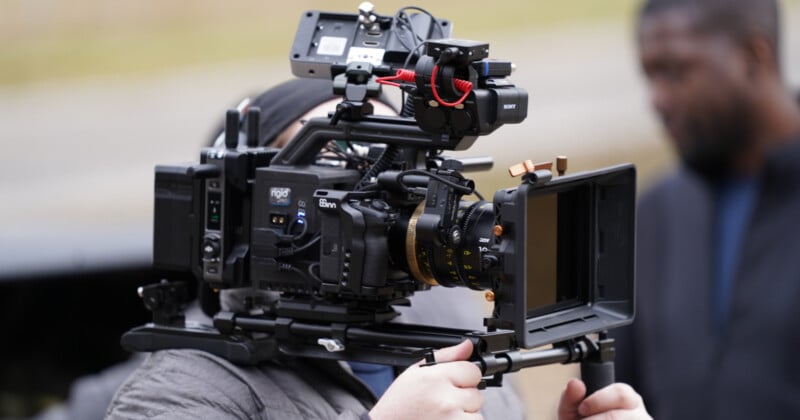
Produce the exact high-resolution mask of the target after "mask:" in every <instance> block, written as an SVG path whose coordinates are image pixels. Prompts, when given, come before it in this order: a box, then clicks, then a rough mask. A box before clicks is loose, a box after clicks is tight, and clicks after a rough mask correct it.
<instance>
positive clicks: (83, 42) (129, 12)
mask: <svg viewBox="0 0 800 420" xmlns="http://www.w3.org/2000/svg"><path fill="white" fill-rule="evenodd" d="M358 3H359V1H357V0H348V1H344V0H333V1H325V2H322V1H293V2H277V1H263V0H258V1H257V0H237V1H232V2H221V1H217V0H193V1H191V2H187V1H180V0H161V1H155V0H149V1H145V0H142V1H134V2H118V1H105V0H71V1H69V2H59V1H55V0H36V1H32V0H0V10H3V12H2V13H0V38H2V39H3V42H0V85H12V84H28V83H33V82H37V81H43V80H63V79H73V78H80V77H86V76H95V75H121V74H122V75H124V74H136V73H152V72H157V71H159V70H163V69H169V68H175V67H180V66H190V65H197V64H208V63H221V62H227V61H237V60H250V59H270V58H278V57H282V56H283V55H285V54H288V50H289V48H290V46H291V42H292V39H293V37H294V33H295V30H296V27H297V22H298V20H299V17H300V14H301V13H302V12H303V11H305V10H328V11H338V12H353V13H355V12H356V11H357V7H358ZM374 3H375V4H376V10H377V12H378V13H381V14H393V13H394V12H395V11H396V10H397V9H399V8H400V7H403V6H408V5H414V4H415V3H413V2H408V0H403V1H402V2H401V1H397V0H390V1H375V2H374ZM636 3H637V2H636V1H635V0H559V1H553V0H508V1H496V2H486V1H481V2H478V1H456V0H440V1H436V2H434V3H429V4H425V5H422V4H420V3H416V4H417V5H420V6H423V7H425V8H427V9H428V11H430V12H431V13H432V14H434V15H435V16H437V17H439V18H446V19H449V20H451V21H452V22H453V23H454V25H455V26H454V29H455V32H454V35H455V36H458V37H461V38H472V39H482V38H483V37H488V36H490V35H492V34H496V33H498V32H521V31H531V30H537V29H540V28H547V27H550V26H553V25H559V24H564V23H575V24H580V22H586V21H596V20H608V19H614V20H619V19H623V20H624V19H629V18H630V16H631V14H632V13H633V10H634V8H635V7H636Z"/></svg>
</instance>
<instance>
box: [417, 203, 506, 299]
mask: <svg viewBox="0 0 800 420" xmlns="http://www.w3.org/2000/svg"><path fill="white" fill-rule="evenodd" d="M424 204H425V203H424V202H422V203H420V204H419V205H418V206H417V208H416V209H415V210H414V212H413V213H411V215H410V216H408V223H407V225H406V226H405V228H406V229H405V233H406V235H405V241H404V242H405V252H404V254H405V262H406V264H407V269H408V272H409V273H410V274H411V275H412V277H414V278H415V279H417V280H418V281H420V282H422V283H425V284H429V285H442V286H446V287H455V286H462V287H469V288H471V289H475V290H485V289H490V288H491V284H492V282H491V280H492V278H491V275H490V274H489V273H488V272H487V271H486V270H484V266H485V264H483V260H482V255H483V254H484V252H485V251H486V250H487V249H488V247H489V246H490V245H491V243H492V240H493V239H492V238H493V237H494V236H493V235H492V228H493V226H494V209H493V206H492V203H489V202H486V201H477V202H470V201H461V202H460V203H459V207H458V211H457V215H456V220H454V222H455V224H454V225H453V226H452V227H451V228H450V229H447V230H446V231H445V232H425V230H426V229H435V228H433V227H431V226H430V225H428V224H425V223H419V221H420V217H421V216H422V214H423V212H424V209H425V205H424ZM452 232H458V234H459V240H458V241H453V240H452ZM436 237H438V238H440V240H432V241H431V240H425V239H424V238H436Z"/></svg>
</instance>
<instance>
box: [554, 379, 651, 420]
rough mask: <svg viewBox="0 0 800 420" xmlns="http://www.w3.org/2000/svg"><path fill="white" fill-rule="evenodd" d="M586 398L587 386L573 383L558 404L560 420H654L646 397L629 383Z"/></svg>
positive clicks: (616, 384)
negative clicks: (640, 394) (643, 397)
mask: <svg viewBox="0 0 800 420" xmlns="http://www.w3.org/2000/svg"><path fill="white" fill-rule="evenodd" d="M585 396H586V385H584V383H583V381H581V380H579V379H572V380H570V381H569V382H568V383H567V388H566V389H565V390H564V392H563V393H562V394H561V401H559V404H558V418H559V420H573V419H587V420H602V419H615V420H620V419H636V420H651V419H652V417H650V414H648V413H647V409H646V408H645V406H644V402H642V397H641V396H639V394H637V393H636V391H634V389H633V388H631V387H630V386H629V385H627V384H624V383H615V384H611V385H609V386H607V387H605V388H603V389H600V390H599V391H597V392H595V393H593V394H592V395H589V396H588V397H586V399H584V397H585Z"/></svg>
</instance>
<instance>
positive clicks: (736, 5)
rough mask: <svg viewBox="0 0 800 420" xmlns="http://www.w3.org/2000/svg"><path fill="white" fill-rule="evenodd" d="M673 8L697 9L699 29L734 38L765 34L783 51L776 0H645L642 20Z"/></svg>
mask: <svg viewBox="0 0 800 420" xmlns="http://www.w3.org/2000/svg"><path fill="white" fill-rule="evenodd" d="M674 8H686V9H687V10H691V11H694V12H695V13H696V16H695V18H696V19H697V20H696V26H697V30H699V31H704V32H717V33H723V34H725V35H727V36H730V37H731V39H734V40H737V41H744V40H746V39H748V38H750V37H752V36H755V35H761V36H764V37H765V38H766V39H767V41H768V42H769V43H770V44H771V45H772V47H773V49H774V50H775V55H776V57H778V56H779V53H780V51H779V50H780V48H779V47H780V17H779V16H780V10H779V5H778V1H777V0H646V1H645V2H644V4H642V7H641V9H640V12H639V20H641V19H642V18H643V17H645V16H648V15H653V14H656V13H659V12H662V11H665V10H671V9H674Z"/></svg>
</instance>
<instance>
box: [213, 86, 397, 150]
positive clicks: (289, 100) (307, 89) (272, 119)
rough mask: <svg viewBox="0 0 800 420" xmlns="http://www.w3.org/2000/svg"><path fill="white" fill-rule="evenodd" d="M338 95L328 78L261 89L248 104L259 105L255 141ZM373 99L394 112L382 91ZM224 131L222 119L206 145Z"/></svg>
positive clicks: (265, 140)
mask: <svg viewBox="0 0 800 420" xmlns="http://www.w3.org/2000/svg"><path fill="white" fill-rule="evenodd" d="M337 98H341V96H340V95H334V94H333V82H332V81H330V80H327V79H290V80H287V81H285V82H282V83H279V84H277V85H275V86H273V87H271V88H269V89H267V90H266V91H264V92H261V93H260V94H258V95H256V96H255V97H254V98H253V99H252V101H251V102H250V105H249V106H257V107H259V108H261V118H260V123H259V139H258V144H259V145H260V146H268V145H270V144H271V143H272V142H274V141H275V140H276V138H277V137H278V135H279V134H280V133H281V132H283V130H285V129H286V127H288V126H289V125H290V124H291V123H293V122H295V121H297V120H298V119H299V118H300V117H302V116H303V115H304V114H305V113H306V112H308V111H309V110H311V109H312V108H314V107H315V106H317V105H319V104H321V103H323V102H326V101H329V100H331V99H337ZM375 100H377V101H379V102H382V103H384V104H386V105H388V106H389V107H391V108H392V109H394V110H395V111H397V109H396V107H395V106H394V105H393V104H392V102H391V100H390V99H389V98H388V97H387V96H386V95H385V94H383V93H382V94H381V95H380V97H378V98H376V99H375ZM243 126H246V124H243ZM224 130H225V124H224V122H223V124H220V125H217V128H216V129H215V130H214V136H213V137H212V138H211V139H210V142H209V145H213V144H214V142H215V140H216V139H217V138H219V136H220V135H222V132H223V131H224Z"/></svg>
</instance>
